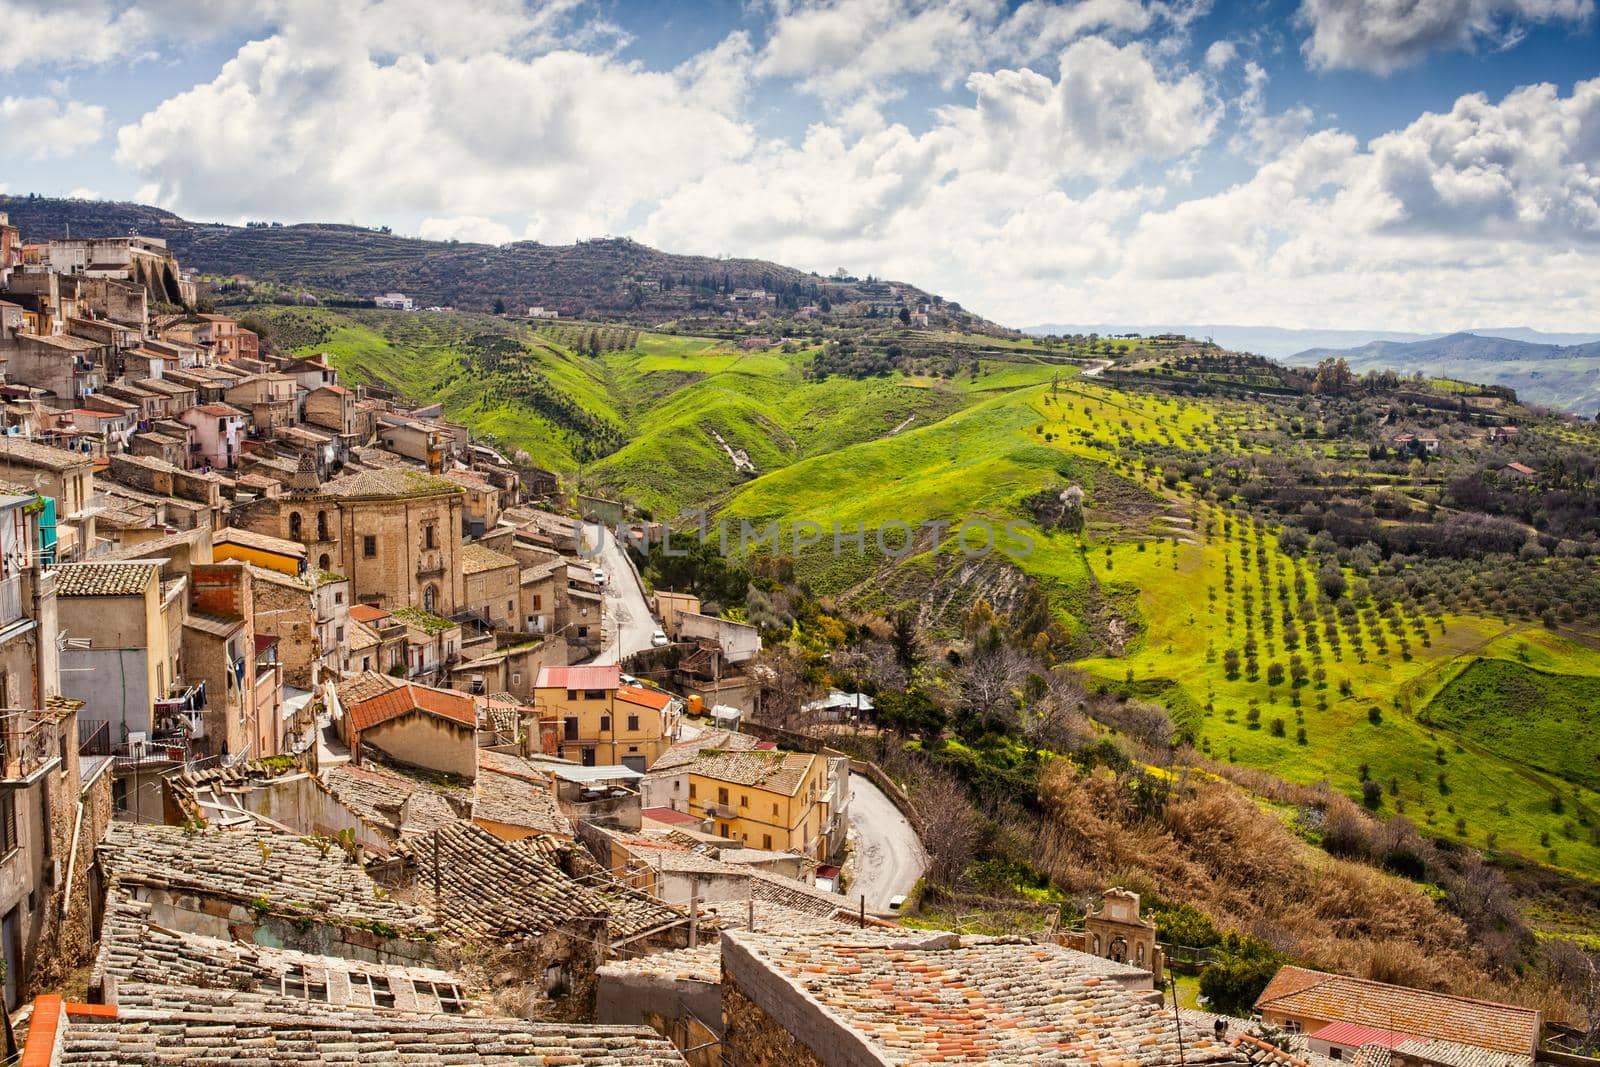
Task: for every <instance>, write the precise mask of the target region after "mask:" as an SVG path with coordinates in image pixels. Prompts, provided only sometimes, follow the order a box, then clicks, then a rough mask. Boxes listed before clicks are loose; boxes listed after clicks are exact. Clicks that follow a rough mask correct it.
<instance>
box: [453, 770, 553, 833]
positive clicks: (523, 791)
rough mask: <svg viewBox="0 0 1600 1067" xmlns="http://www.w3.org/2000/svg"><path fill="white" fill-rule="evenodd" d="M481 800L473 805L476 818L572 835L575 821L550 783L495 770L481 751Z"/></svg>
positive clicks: (522, 827) (540, 831)
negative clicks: (570, 817) (560, 802)
mask: <svg viewBox="0 0 1600 1067" xmlns="http://www.w3.org/2000/svg"><path fill="white" fill-rule="evenodd" d="M478 755H479V764H478V778H477V782H476V786H477V803H476V804H474V805H473V808H472V819H473V821H474V822H477V821H478V820H480V819H481V820H483V821H485V822H492V823H496V824H498V825H501V826H514V827H519V828H521V829H525V830H533V831H535V832H536V833H541V834H556V835H558V836H561V837H571V836H572V823H570V822H568V821H567V817H566V816H565V815H562V814H561V809H560V808H559V807H558V806H557V805H556V798H555V795H554V794H553V793H551V792H550V789H549V787H548V786H547V785H544V784H541V783H539V782H535V781H533V780H532V779H530V778H526V777H523V776H522V775H518V774H502V773H500V772H499V771H495V770H491V769H490V768H489V766H488V765H487V764H485V763H484V762H483V760H482V756H483V753H481V752H480V753H479V754H478Z"/></svg>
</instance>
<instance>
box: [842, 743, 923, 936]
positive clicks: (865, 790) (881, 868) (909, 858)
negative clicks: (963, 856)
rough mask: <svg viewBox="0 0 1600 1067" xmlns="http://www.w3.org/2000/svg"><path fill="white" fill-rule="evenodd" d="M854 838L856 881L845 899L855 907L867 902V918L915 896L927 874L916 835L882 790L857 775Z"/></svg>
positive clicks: (852, 813) (852, 814)
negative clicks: (893, 902) (913, 889)
mask: <svg viewBox="0 0 1600 1067" xmlns="http://www.w3.org/2000/svg"><path fill="white" fill-rule="evenodd" d="M850 837H851V839H852V840H853V841H854V842H855V881H854V882H852V883H851V884H850V888H849V889H848V890H847V891H846V893H845V896H846V897H847V898H848V899H849V900H850V901H851V902H852V903H854V902H855V901H857V900H859V899H860V898H861V897H862V896H865V897H866V908H867V910H868V911H869V912H879V913H882V912H887V911H888V910H889V900H890V899H891V898H892V897H895V896H898V895H900V894H903V893H909V892H911V887H912V886H914V885H916V884H917V879H918V878H921V877H922V873H923V872H924V871H925V870H927V869H928V854H927V853H926V852H925V851H924V850H923V848H922V842H921V841H920V840H918V839H917V832H916V831H915V830H913V829H912V828H911V824H910V823H909V822H907V821H906V817H905V816H904V815H901V814H900V809H899V808H897V807H895V806H894V804H893V803H892V802H891V801H890V800H889V798H888V797H887V796H885V795H884V794H883V790H881V789H879V788H878V787H877V786H875V785H873V784H872V782H871V780H870V779H867V778H865V777H863V776H861V775H859V774H852V775H851V776H850Z"/></svg>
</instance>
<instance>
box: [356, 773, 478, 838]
mask: <svg viewBox="0 0 1600 1067" xmlns="http://www.w3.org/2000/svg"><path fill="white" fill-rule="evenodd" d="M327 783H328V790H329V791H330V792H332V793H333V795H334V796H336V797H338V798H339V800H340V802H341V803H343V804H344V805H345V806H346V807H348V808H349V809H350V810H351V811H353V812H355V813H356V814H357V815H359V816H361V817H362V818H363V819H365V820H366V821H367V822H369V823H372V824H374V825H375V826H378V827H380V828H382V829H384V830H387V831H388V832H389V833H390V834H392V835H394V836H395V837H396V838H400V837H405V836H408V835H411V834H422V833H427V832H429V831H431V830H441V829H444V828H445V827H448V826H454V825H456V824H457V823H459V822H460V821H461V820H462V818H463V815H464V813H465V812H466V811H467V810H469V809H470V808H471V806H472V794H471V793H470V792H469V791H467V790H465V789H459V788H448V787H443V786H437V785H433V784H430V783H425V782H422V781H419V780H418V779H417V778H414V777H412V776H411V775H408V774H401V773H400V772H398V771H394V770H391V769H389V768H388V767H385V766H383V765H382V764H379V763H374V762H371V761H369V762H367V763H364V764H362V765H361V766H360V767H352V766H350V765H349V764H343V765H340V766H337V767H335V768H333V770H331V771H329V772H328V778H327Z"/></svg>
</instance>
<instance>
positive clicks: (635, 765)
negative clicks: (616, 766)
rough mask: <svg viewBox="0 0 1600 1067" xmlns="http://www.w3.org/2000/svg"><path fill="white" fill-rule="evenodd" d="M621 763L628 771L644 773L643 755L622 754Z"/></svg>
mask: <svg viewBox="0 0 1600 1067" xmlns="http://www.w3.org/2000/svg"><path fill="white" fill-rule="evenodd" d="M622 765H623V766H624V767H626V768H628V770H630V771H638V772H639V773H640V774H643V773H644V757H643V756H623V757H622Z"/></svg>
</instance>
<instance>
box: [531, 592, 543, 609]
mask: <svg viewBox="0 0 1600 1067" xmlns="http://www.w3.org/2000/svg"><path fill="white" fill-rule="evenodd" d="M543 608H544V597H543V596H541V595H540V594H538V593H535V594H533V610H534V611H540V610H543Z"/></svg>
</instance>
